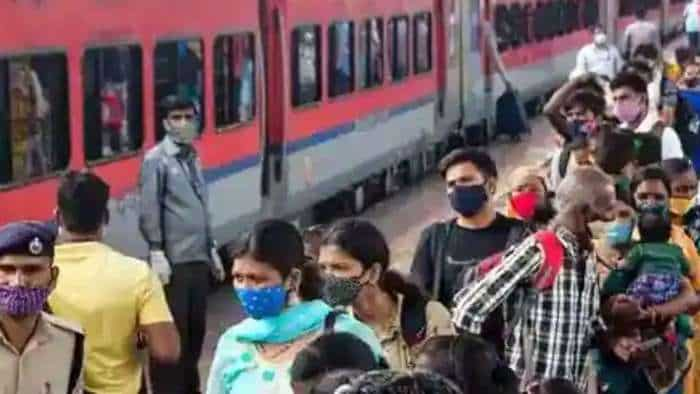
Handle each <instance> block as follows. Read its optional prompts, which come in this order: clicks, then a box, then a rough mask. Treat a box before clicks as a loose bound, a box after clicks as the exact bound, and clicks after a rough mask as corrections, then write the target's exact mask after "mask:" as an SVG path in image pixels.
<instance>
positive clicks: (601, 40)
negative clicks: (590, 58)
mask: <svg viewBox="0 0 700 394" xmlns="http://www.w3.org/2000/svg"><path fill="white" fill-rule="evenodd" d="M593 42H594V43H595V44H596V45H605V44H606V43H607V42H608V36H607V35H606V34H605V33H596V34H595V36H593Z"/></svg>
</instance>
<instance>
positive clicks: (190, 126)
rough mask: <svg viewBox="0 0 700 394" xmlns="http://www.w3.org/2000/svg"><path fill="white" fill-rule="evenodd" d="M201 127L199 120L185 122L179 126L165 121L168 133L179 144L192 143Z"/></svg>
mask: <svg viewBox="0 0 700 394" xmlns="http://www.w3.org/2000/svg"><path fill="white" fill-rule="evenodd" d="M198 129H199V124H198V123H197V122H185V123H183V124H181V125H178V126H173V125H172V124H170V122H168V121H167V120H166V121H165V131H166V132H167V133H168V135H169V136H170V138H172V139H173V141H175V143H177V144H181V145H190V144H192V142H194V140H195V139H196V138H197V130H198Z"/></svg>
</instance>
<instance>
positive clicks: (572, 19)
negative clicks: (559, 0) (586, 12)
mask: <svg viewBox="0 0 700 394" xmlns="http://www.w3.org/2000/svg"><path fill="white" fill-rule="evenodd" d="M578 10H579V3H578V2H577V1H576V0H569V1H568V2H567V3H566V17H565V21H566V31H567V33H571V32H574V31H577V30H580V29H581V20H580V19H579V12H578Z"/></svg>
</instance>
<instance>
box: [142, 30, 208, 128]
mask: <svg viewBox="0 0 700 394" xmlns="http://www.w3.org/2000/svg"><path fill="white" fill-rule="evenodd" d="M203 62H204V58H203V51H202V42H201V41H200V40H179V41H167V42H161V43H158V45H156V50H155V59H154V71H155V82H154V84H155V105H156V108H159V107H160V106H159V103H160V102H161V101H162V100H163V99H164V98H165V97H167V96H169V95H179V96H181V97H186V98H188V99H190V100H192V102H193V103H194V105H195V108H196V110H197V113H198V114H199V121H200V129H199V130H200V132H201V131H202V127H203V126H204V117H203V116H201V114H202V113H203V109H204V108H203V106H204V101H203V99H202V93H203V91H204V85H203V80H204V75H203V71H202V64H203ZM162 116H163V114H161V113H160V111H156V123H155V124H156V126H157V131H156V138H157V140H161V139H162V138H163V136H164V135H165V130H164V129H163V122H161V119H162Z"/></svg>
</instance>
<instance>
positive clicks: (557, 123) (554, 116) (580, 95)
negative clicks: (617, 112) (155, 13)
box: [544, 73, 606, 145]
mask: <svg viewBox="0 0 700 394" xmlns="http://www.w3.org/2000/svg"><path fill="white" fill-rule="evenodd" d="M598 79H599V78H598V77H596V76H595V75H594V74H590V73H586V74H582V75H580V76H578V77H576V78H574V79H572V80H570V81H568V82H566V83H565V84H564V85H563V86H562V87H561V88H559V90H557V91H556V92H555V93H554V94H553V95H552V97H551V98H550V99H549V101H548V102H547V104H546V105H545V107H544V115H545V116H546V117H547V119H548V120H549V122H550V123H551V124H552V127H554V131H555V132H556V135H557V139H558V141H559V143H560V145H564V144H566V143H569V142H572V141H573V140H574V139H576V137H578V136H580V135H589V134H594V133H595V131H596V127H597V125H598V123H600V121H601V119H602V117H603V115H604V114H605V109H606V103H605V90H604V89H603V88H602V86H601V84H600V81H598Z"/></svg>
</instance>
